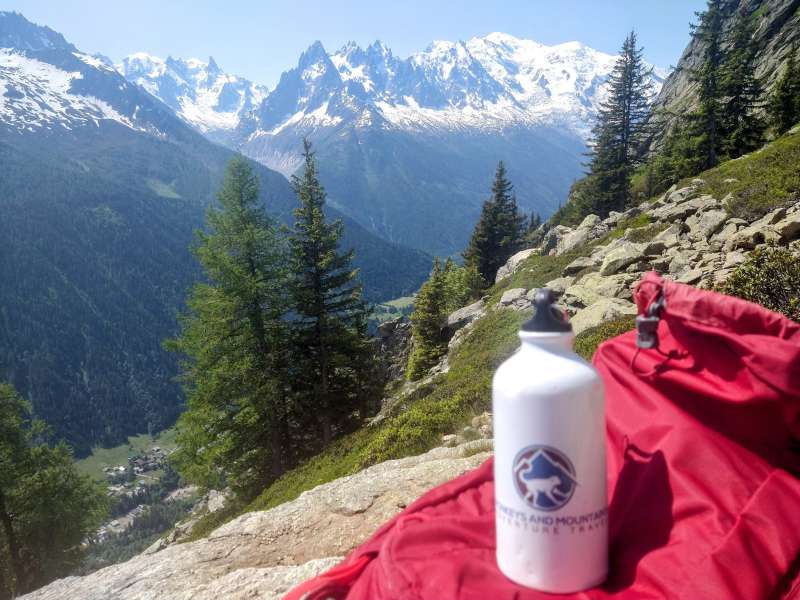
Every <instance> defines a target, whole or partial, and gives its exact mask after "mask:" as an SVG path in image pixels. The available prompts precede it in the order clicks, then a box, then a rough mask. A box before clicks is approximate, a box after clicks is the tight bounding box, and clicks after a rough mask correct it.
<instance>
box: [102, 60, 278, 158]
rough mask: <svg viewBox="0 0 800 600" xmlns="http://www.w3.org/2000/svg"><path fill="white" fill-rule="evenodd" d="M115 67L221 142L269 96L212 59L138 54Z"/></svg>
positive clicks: (201, 130) (258, 87)
mask: <svg viewBox="0 0 800 600" xmlns="http://www.w3.org/2000/svg"><path fill="white" fill-rule="evenodd" d="M116 68H117V70H118V71H119V72H120V73H122V74H123V75H124V76H125V77H126V78H127V79H128V80H129V81H131V82H133V83H136V84H137V85H140V86H142V87H143V88H144V89H145V90H147V91H148V92H150V93H151V94H152V95H153V96H155V97H157V98H159V99H160V100H161V101H162V102H164V103H165V104H166V105H167V106H169V107H170V108H172V109H173V110H174V111H175V113H176V114H177V115H178V116H180V117H181V118H182V119H183V120H184V121H186V122H187V123H189V124H190V125H192V126H193V127H195V128H196V129H197V130H198V131H200V132H202V133H204V134H206V135H208V136H209V137H211V138H212V139H216V140H218V141H223V142H224V141H225V138H226V135H227V133H229V132H230V131H232V130H233V129H235V128H236V127H237V126H238V125H239V120H240V118H241V116H242V114H243V113H245V112H247V111H251V110H253V109H254V108H256V107H257V106H259V105H260V104H261V102H262V101H263V100H264V98H265V97H266V95H267V93H268V89H267V88H266V87H265V86H262V85H257V84H255V83H252V82H251V81H248V80H247V79H244V78H242V77H238V76H236V75H230V74H228V73H225V72H223V71H222V69H220V68H219V66H218V65H217V63H216V61H215V60H214V58H213V57H209V59H208V62H203V61H201V60H198V59H196V58H190V59H188V60H182V59H175V58H172V57H171V56H170V57H167V59H166V60H164V59H161V58H158V57H156V56H151V55H149V54H145V53H143V52H138V53H136V54H131V55H129V56H126V57H125V58H124V59H123V60H122V62H120V63H119V64H118V65H116Z"/></svg>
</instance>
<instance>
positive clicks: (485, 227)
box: [464, 161, 526, 282]
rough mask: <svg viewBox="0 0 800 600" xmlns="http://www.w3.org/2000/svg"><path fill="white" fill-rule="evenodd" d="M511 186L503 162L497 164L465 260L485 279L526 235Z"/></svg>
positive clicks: (490, 276)
mask: <svg viewBox="0 0 800 600" xmlns="http://www.w3.org/2000/svg"><path fill="white" fill-rule="evenodd" d="M513 188H514V186H513V185H512V184H511V182H510V181H509V180H508V179H507V178H506V168H505V165H503V161H500V162H499V163H498V165H497V171H496V172H495V177H494V182H493V184H492V196H491V197H490V198H489V199H488V200H486V201H485V202H484V203H483V207H482V209H481V216H480V218H479V220H478V223H477V224H476V225H475V230H474V231H473V232H472V237H471V238H470V241H469V245H468V246H467V249H466V250H465V251H464V260H465V261H466V263H467V265H468V266H471V267H474V268H475V269H476V270H477V271H478V273H479V274H480V276H481V277H482V278H483V280H484V281H485V282H492V281H494V276H495V274H496V273H497V270H498V269H499V268H500V267H501V266H503V264H504V263H505V262H506V261H507V260H508V259H509V257H510V256H511V255H512V254H514V252H516V251H517V250H519V249H520V246H521V245H522V243H523V240H524V236H525V221H526V219H525V216H524V215H522V214H520V212H519V208H518V207H517V199H516V196H515V195H514V194H513V192H512V190H513Z"/></svg>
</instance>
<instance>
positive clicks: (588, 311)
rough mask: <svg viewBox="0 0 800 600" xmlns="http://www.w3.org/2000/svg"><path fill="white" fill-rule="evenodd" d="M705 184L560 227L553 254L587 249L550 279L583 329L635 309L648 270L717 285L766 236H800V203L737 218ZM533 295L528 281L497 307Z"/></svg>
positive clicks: (521, 304) (525, 303)
mask: <svg viewBox="0 0 800 600" xmlns="http://www.w3.org/2000/svg"><path fill="white" fill-rule="evenodd" d="M704 187H705V182H704V181H703V180H701V179H695V180H693V181H692V182H691V184H690V185H688V186H686V187H683V188H680V189H671V190H669V191H668V192H667V193H665V194H664V195H663V196H662V197H660V198H658V199H657V200H654V201H651V202H648V203H645V204H642V205H640V206H638V207H636V208H635V209H631V210H630V211H627V212H626V213H612V214H611V215H610V216H609V217H608V218H607V219H604V220H600V219H599V217H597V216H595V215H590V216H589V217H587V218H586V219H584V221H583V222H582V223H581V224H580V225H579V226H578V227H577V228H575V229H574V230H571V229H569V228H561V229H560V230H558V236H557V239H556V243H555V246H554V247H553V248H551V249H550V250H549V253H550V254H559V253H560V252H561V250H562V249H567V250H568V251H570V252H575V251H578V252H586V255H584V256H580V257H578V258H576V259H575V260H573V261H572V262H570V263H569V264H568V265H567V266H566V267H564V269H563V271H562V273H561V276H560V277H557V278H555V279H553V280H551V281H549V282H547V283H546V286H547V287H549V288H551V289H552V290H553V291H554V292H555V293H556V294H557V296H558V297H559V304H560V305H561V307H562V308H563V309H564V310H565V311H566V312H567V313H568V314H569V315H570V318H571V321H572V326H573V330H574V331H575V333H576V334H577V333H580V332H582V331H585V330H586V329H588V328H590V327H594V326H596V325H600V324H601V323H603V322H605V321H609V320H611V319H616V318H619V317H622V316H632V315H635V314H636V307H635V306H634V304H633V302H632V297H633V296H632V289H631V288H632V286H633V285H635V283H636V282H637V281H639V279H640V278H641V276H642V274H643V273H644V272H645V271H648V270H655V271H659V272H661V273H662V274H664V275H666V276H667V277H669V278H671V279H674V280H675V281H678V282H680V283H686V284H691V285H701V286H712V285H716V284H719V283H721V282H723V281H725V279H727V277H728V276H729V275H730V274H731V273H732V272H733V270H734V269H735V268H736V267H737V266H738V265H739V264H741V263H742V262H743V261H744V260H746V258H747V254H748V253H749V252H750V251H752V250H753V249H754V248H757V247H759V246H760V245H763V244H765V243H774V244H783V245H786V244H789V243H790V242H793V240H797V239H799V238H800V202H795V203H794V204H790V205H787V206H782V207H778V208H775V209H774V210H772V211H770V212H769V213H767V214H766V215H764V216H763V217H761V218H759V219H757V220H754V221H751V222H748V221H745V220H743V219H740V218H734V217H730V216H729V215H728V213H727V211H726V210H725V207H726V203H727V201H728V198H723V199H722V200H720V199H718V198H715V197H713V196H711V195H709V194H705V193H703V188H704ZM641 214H643V215H644V216H645V217H646V219H643V221H647V222H649V224H647V225H645V226H643V227H637V228H630V229H627V230H625V231H624V232H623V233H622V235H615V236H609V237H613V238H614V239H611V240H610V241H608V242H606V243H601V242H602V240H600V241H598V239H599V238H601V237H602V236H604V235H606V233H608V232H609V231H611V227H612V226H616V227H624V223H625V222H629V220H630V219H631V218H632V217H634V216H637V215H641ZM621 224H622V225H621ZM556 229H557V228H553V229H551V231H553V230H556ZM576 234H578V235H576ZM595 236H596V237H595ZM554 239H555V238H554ZM576 239H581V240H583V242H582V245H580V246H572V245H571V244H572V242H571V241H569V240H576ZM592 244H593V245H592ZM795 244H797V243H795ZM546 248H547V246H546V245H545V246H543V248H542V249H541V250H540V251H541V252H546ZM519 264H520V263H518V264H517V268H519ZM533 295H534V290H528V289H526V288H512V289H508V290H506V291H505V292H504V293H503V295H502V296H501V297H500V300H499V302H498V303H497V305H496V307H493V308H510V309H514V310H528V309H530V308H531V303H532V300H533Z"/></svg>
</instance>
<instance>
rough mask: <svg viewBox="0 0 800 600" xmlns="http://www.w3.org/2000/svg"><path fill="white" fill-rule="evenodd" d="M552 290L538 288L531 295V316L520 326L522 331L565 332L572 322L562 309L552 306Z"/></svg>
mask: <svg viewBox="0 0 800 600" xmlns="http://www.w3.org/2000/svg"><path fill="white" fill-rule="evenodd" d="M555 301H556V297H555V294H553V290H551V289H549V288H539V289H538V290H536V294H535V296H534V297H533V317H531V319H530V320H529V321H527V322H526V323H525V324H524V325H523V326H522V331H534V332H553V333H565V332H568V331H572V324H571V323H570V322H569V320H568V319H567V317H566V315H565V314H564V312H563V311H561V310H559V309H558V308H556V307H555V306H554V303H555Z"/></svg>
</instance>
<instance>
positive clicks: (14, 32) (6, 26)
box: [0, 11, 77, 52]
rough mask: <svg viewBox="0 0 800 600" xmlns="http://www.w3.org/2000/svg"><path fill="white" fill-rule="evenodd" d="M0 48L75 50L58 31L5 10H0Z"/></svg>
mask: <svg viewBox="0 0 800 600" xmlns="http://www.w3.org/2000/svg"><path fill="white" fill-rule="evenodd" d="M0 48H15V49H17V50H32V51H38V50H65V51H67V52H77V49H76V48H75V46H73V45H72V44H70V43H69V42H67V40H65V39H64V36H63V35H61V34H60V33H57V32H55V31H53V30H52V29H50V28H49V27H44V26H42V25H36V24H35V23H31V22H30V21H28V20H27V19H26V18H25V17H23V16H22V15H21V14H19V13H17V12H6V11H0Z"/></svg>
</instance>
